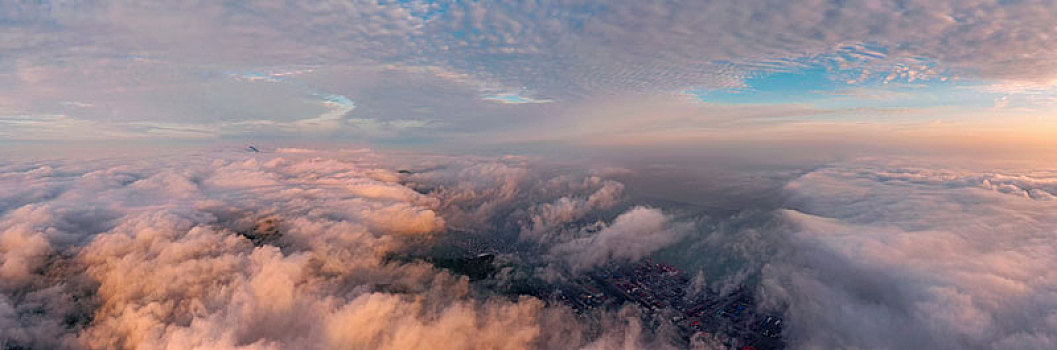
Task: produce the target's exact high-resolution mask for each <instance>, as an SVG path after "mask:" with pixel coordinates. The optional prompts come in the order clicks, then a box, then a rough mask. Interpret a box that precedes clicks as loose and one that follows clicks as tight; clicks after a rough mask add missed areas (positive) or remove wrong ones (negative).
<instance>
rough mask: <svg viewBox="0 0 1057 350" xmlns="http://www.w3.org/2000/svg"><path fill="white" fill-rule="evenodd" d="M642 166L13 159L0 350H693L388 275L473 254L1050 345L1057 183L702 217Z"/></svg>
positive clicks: (455, 285)
mask: <svg viewBox="0 0 1057 350" xmlns="http://www.w3.org/2000/svg"><path fill="white" fill-rule="evenodd" d="M398 170H407V171H398ZM636 171H637V170H636V169H626V168H607V167H597V168H586V169H584V168H577V167H568V166H554V165H553V164H549V163H548V162H547V161H546V160H543V159H538V158H530V157H514V156H507V157H498V158H484V157H468V156H466V157H443V156H417V155H407V154H379V153H375V152H372V151H370V150H344V151H315V150H306V149H301V150H299V149H277V150H269V151H267V152H264V153H249V152H236V151H221V152H191V153H184V154H178V155H169V156H151V157H138V158H133V157H124V158H98V159H93V160H85V159H77V160H73V159H68V160H55V161H15V160H5V161H3V162H0V347H3V348H5V349H639V348H648V349H656V348H674V347H677V346H678V345H672V344H678V343H677V342H671V341H670V332H671V329H670V328H669V327H666V326H661V327H659V328H657V329H653V327H645V326H643V325H642V322H641V320H640V319H639V317H638V315H639V312H638V311H637V310H635V308H634V307H626V308H624V309H621V310H612V311H600V312H598V313H597V314H594V315H591V317H578V316H577V315H576V314H575V313H573V312H572V311H571V310H570V309H568V308H566V307H564V306H561V305H560V304H548V303H546V302H545V301H543V300H539V299H537V298H534V297H530V296H520V297H519V296H510V295H502V294H500V293H491V292H489V291H487V290H484V289H482V288H476V287H475V286H474V284H473V283H471V282H470V281H469V280H468V278H466V277H464V276H459V275H456V274H453V273H451V272H448V271H447V270H443V269H438V268H436V267H434V266H433V265H431V264H429V263H427V262H425V261H423V260H422V259H392V257H393V256H395V255H406V256H418V255H420V254H422V252H426V251H429V250H430V249H431V248H432V247H435V246H437V245H439V244H442V243H443V244H451V243H452V242H478V241H479V242H490V243H488V244H486V246H490V248H489V249H492V250H493V251H496V253H497V254H498V255H499V258H500V259H506V260H507V261H520V262H523V263H525V264H532V265H534V266H537V268H536V269H534V270H533V273H536V274H538V275H539V276H540V277H541V278H545V279H548V280H556V279H557V280H560V279H563V278H569V277H570V276H575V275H576V274H577V273H580V272H582V271H586V270H590V269H592V268H595V267H598V266H601V265H604V264H608V263H623V262H631V261H637V260H640V259H643V258H645V257H649V256H661V257H663V256H670V257H679V259H677V260H681V261H679V262H678V263H679V264H680V266H683V267H684V268H688V269H697V270H700V271H693V270H690V271H688V272H689V273H693V274H695V275H696V276H697V277H695V278H694V280H695V285H699V286H700V285H703V286H710V287H712V288H714V289H723V288H724V287H725V286H726V288H728V289H729V287H730V285H731V284H743V283H744V284H748V285H749V287H751V288H754V289H755V290H756V294H757V295H758V298H757V299H758V302H759V303H760V306H761V307H762V308H764V309H766V310H773V311H775V312H781V313H783V314H784V315H785V317H786V320H787V322H786V324H787V325H788V326H787V329H786V339H787V341H788V343H789V345H790V347H792V348H803V349H834V348H836V349H905V348H930V349H1011V348H1018V349H1053V348H1055V346H1057V273H1055V272H1054V269H1053V267H1054V265H1055V264H1057V263H1055V262H1057V214H1055V213H1057V211H1055V209H1057V201H1055V200H1054V194H1055V193H1057V173H1054V172H1045V171H1037V170H1033V171H1016V172H1014V171H1009V172H980V171H971V170H958V169H955V170H951V169H935V168H934V167H920V166H919V167H910V166H904V165H896V164H894V163H885V162H879V161H868V162H867V161H862V162H847V163H833V164H828V165H826V166H822V167H817V168H814V169H813V170H804V171H803V172H802V173H801V174H800V175H797V176H793V177H791V180H788V181H787V182H786V183H785V184H784V186H782V187H780V189H777V190H774V189H769V190H768V191H776V193H774V196H775V197H777V198H782V200H781V202H780V203H781V205H779V206H778V207H777V208H775V207H773V206H766V207H760V208H747V209H744V210H742V211H741V212H738V213H734V214H732V215H707V214H700V213H699V212H695V211H694V210H690V209H687V208H681V207H680V205H679V204H672V203H667V204H656V202H650V201H646V200H642V199H641V198H642V196H641V195H640V194H634V195H633V194H631V193H630V192H631V190H632V189H634V188H635V186H636V183H635V182H634V181H627V180H620V179H622V178H632V177H630V175H629V174H633V173H635V172H636ZM699 181H701V182H702V185H701V186H706V185H707V184H705V183H706V182H707V181H709V180H708V179H705V178H703V179H700V180H699ZM695 213H696V214H695ZM527 255H532V256H534V257H535V258H533V259H532V260H531V261H527V260H525V259H527V258H526V256H527ZM717 267H722V268H717ZM721 270H727V271H731V272H729V273H715V272H714V271H721ZM703 271H704V272H703ZM705 272H707V273H705ZM499 278H502V275H500V277H499ZM710 344H711V342H709V341H707V340H701V339H699V340H698V341H695V342H693V343H692V344H690V346H692V347H697V348H709V347H710V346H713V345H710Z"/></svg>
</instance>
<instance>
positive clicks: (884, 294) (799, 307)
mask: <svg viewBox="0 0 1057 350" xmlns="http://www.w3.org/2000/svg"><path fill="white" fill-rule="evenodd" d="M1053 180H1054V174H1053V173H1052V172H1045V171H1008V172H977V171H971V170H953V169H952V170H943V169H936V168H922V167H913V166H899V165H895V163H891V164H886V163H876V162H875V163H848V164H838V165H835V166H832V167H828V168H825V169H821V170H818V171H814V172H811V173H809V174H807V175H804V176H803V177H801V178H799V179H797V180H795V181H793V182H791V183H790V184H789V185H788V186H787V189H788V190H789V191H791V196H792V197H791V202H790V205H789V208H790V209H786V210H783V211H780V212H778V214H777V215H779V216H780V218H781V219H782V221H783V222H784V225H786V227H785V228H784V229H783V230H787V232H789V234H788V241H787V242H784V244H787V245H788V246H786V247H784V248H783V249H784V250H785V251H786V252H787V253H786V254H785V255H783V257H782V258H781V259H778V260H777V261H775V262H773V263H772V264H770V265H769V266H767V268H766V269H765V270H764V275H765V279H766V280H765V283H764V290H765V291H767V293H766V294H769V295H771V296H772V297H773V298H774V299H773V300H772V301H773V302H780V303H787V304H788V305H789V311H788V315H789V317H790V319H789V321H790V322H791V323H790V325H791V327H793V329H791V331H792V333H791V334H794V339H793V340H792V341H793V342H794V343H795V344H798V347H802V348H872V349H900V348H912V347H925V348H932V349H1010V348H1017V349H1049V348H1052V347H1053V346H1054V345H1055V344H1057V343H1055V342H1057V323H1055V320H1057V314H1055V313H1054V312H1052V310H1054V308H1055V307H1057V299H1055V298H1054V296H1055V294H1054V291H1055V290H1057V276H1055V275H1054V273H1053V267H1054V266H1053V262H1054V261H1057V260H1055V258H1057V245H1055V240H1054V236H1053V234H1054V232H1055V231H1054V230H1055V229H1057V219H1055V217H1054V215H1053V212H1054V209H1057V208H1055V207H1054V202H1053V201H1052V198H1051V197H1050V196H1048V195H1047V194H1048V193H1050V191H1052V190H1054V181H1053Z"/></svg>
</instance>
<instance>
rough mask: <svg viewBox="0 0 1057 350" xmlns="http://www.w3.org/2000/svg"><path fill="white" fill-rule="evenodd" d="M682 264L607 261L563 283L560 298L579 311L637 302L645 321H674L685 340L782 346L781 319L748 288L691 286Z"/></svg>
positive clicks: (769, 348)
mask: <svg viewBox="0 0 1057 350" xmlns="http://www.w3.org/2000/svg"><path fill="white" fill-rule="evenodd" d="M689 286H690V280H689V279H688V278H687V277H686V276H685V274H684V273H683V272H682V271H680V270H679V269H677V268H675V267H673V266H671V265H668V264H664V263H655V262H652V261H650V260H646V261H644V262H640V263H637V264H632V265H621V266H607V267H604V268H601V269H598V270H596V271H594V272H592V273H590V274H587V275H586V276H583V277H581V278H578V279H575V280H573V281H571V282H569V283H566V284H564V285H562V286H560V287H559V289H558V290H557V291H556V293H555V294H556V295H554V297H556V299H558V300H560V301H561V302H564V303H566V304H568V305H570V306H572V307H573V308H574V309H576V310H578V311H579V312H586V311H588V310H591V309H595V308H599V307H605V306H619V305H624V304H626V303H635V304H637V305H639V306H640V309H641V310H643V316H642V318H643V321H645V324H647V325H652V326H658V325H659V324H660V323H662V322H671V323H672V324H674V325H676V326H677V328H678V329H679V331H680V333H681V336H682V337H683V340H684V341H686V342H690V341H691V339H693V338H695V337H704V338H711V339H713V340H715V341H718V342H720V343H722V344H724V345H726V346H727V347H728V348H731V349H742V350H752V349H757V350H775V349H783V348H784V343H783V342H782V338H781V337H782V319H781V317H779V316H778V315H769V314H764V313H760V312H759V311H758V310H757V308H756V304H755V302H754V300H753V296H752V293H751V292H750V291H748V290H747V289H745V288H741V289H738V290H735V291H733V292H731V293H727V294H720V293H716V292H714V291H710V290H707V288H706V289H705V290H701V291H693V290H691V288H689Z"/></svg>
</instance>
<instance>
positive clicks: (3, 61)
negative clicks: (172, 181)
mask: <svg viewBox="0 0 1057 350" xmlns="http://www.w3.org/2000/svg"><path fill="white" fill-rule="evenodd" d="M1054 8H1055V6H1054V3H1052V2H1048V1H997V0H996V1H965V0H959V1H876V0H871V1H792V2H790V1H708V2H695V1H682V2H679V1H628V2H620V1H617V2H608V1H607V2H592V1H515V2H461V1H460V2H444V1H439V2H438V1H363V2H360V1H308V2H283V1H276V2H252V3H248V2H195V1H188V2H171V1H166V2H136V1H134V2H123V1H84V2H81V1H70V2H51V1H24V2H22V1H19V2H7V3H5V4H3V5H2V7H0V28H2V29H3V31H2V32H0V33H2V35H3V38H4V40H3V42H4V44H3V47H0V50H2V53H3V55H2V56H0V81H2V84H0V86H2V89H3V90H2V93H0V118H2V119H0V123H2V124H0V125H2V126H3V128H2V129H0V139H3V140H8V141H14V140H19V141H28V140H37V141H70V140H135V141H148V142H150V141H156V140H236V141H245V142H258V143H265V142H280V141H288V140H294V141H304V140H335V141H341V142H352V141H357V142H366V143H374V144H384V145H394V146H404V145H431V147H437V146H445V147H460V146H461V147H462V148H468V147H499V148H502V147H504V146H510V145H526V144H527V145H547V144H555V143H566V144H570V145H574V146H584V145H600V144H603V145H611V146H612V145H629V144H630V145H640V144H658V145H663V144H707V143H709V142H710V141H711V140H717V139H731V138H733V139H739V140H747V139H756V140H757V141H768V140H769V141H771V142H786V143H792V144H797V143H810V142H819V140H822V139H827V141H826V142H827V143H829V144H840V143H871V144H877V145H881V144H890V143H894V142H896V141H895V140H892V138H899V139H906V142H909V143H913V142H923V143H928V142H939V143H942V144H944V145H946V146H951V147H960V146H968V144H971V143H970V142H967V140H966V138H981V137H982V138H988V139H989V143H992V144H995V145H996V147H997V145H1009V146H1008V147H1011V148H1021V149H1032V150H1040V148H1052V147H1050V146H1052V145H1053V144H1052V142H1050V138H1049V137H1048V136H1049V135H1050V134H1051V133H1052V132H1053V131H1054V130H1057V129H1055V125H1057V121H1055V120H1054V119H1053V118H1054V111H1055V108H1057V107H1055V106H1057V90H1055V88H1054V86H1055V84H1057V73H1055V72H1057V39H1055V38H1057V33H1055V32H1057V29H1055V28H1054V27H1053V25H1052V22H1053V21H1052V19H1053V16H1054V11H1055V10H1054ZM821 134H826V135H829V136H825V135H821ZM841 134H847V135H855V136H841ZM732 135H736V136H732ZM881 135H884V136H881ZM863 136H865V137H866V138H864V137H863ZM778 140H782V141H778Z"/></svg>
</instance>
